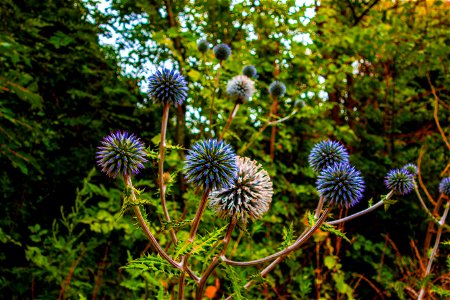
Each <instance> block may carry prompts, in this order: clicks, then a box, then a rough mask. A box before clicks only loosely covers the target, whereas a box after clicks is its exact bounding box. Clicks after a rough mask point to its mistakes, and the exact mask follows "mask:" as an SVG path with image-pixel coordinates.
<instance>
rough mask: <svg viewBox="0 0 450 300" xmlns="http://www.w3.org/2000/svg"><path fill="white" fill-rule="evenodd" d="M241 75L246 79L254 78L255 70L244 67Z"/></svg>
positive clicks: (252, 67) (251, 67) (250, 67)
mask: <svg viewBox="0 0 450 300" xmlns="http://www.w3.org/2000/svg"><path fill="white" fill-rule="evenodd" d="M242 74H244V75H245V76H247V77H248V78H256V75H257V72H256V68H255V67H254V66H245V67H244V69H242Z"/></svg>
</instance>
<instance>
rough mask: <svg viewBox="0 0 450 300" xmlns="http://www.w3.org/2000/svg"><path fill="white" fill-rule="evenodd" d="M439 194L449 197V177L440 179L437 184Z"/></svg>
mask: <svg viewBox="0 0 450 300" xmlns="http://www.w3.org/2000/svg"><path fill="white" fill-rule="evenodd" d="M439 193H441V194H444V195H446V196H450V177H446V178H444V179H442V181H441V182H440V183H439Z"/></svg>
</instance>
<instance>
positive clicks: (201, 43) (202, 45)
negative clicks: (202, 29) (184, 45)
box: [197, 39, 209, 53]
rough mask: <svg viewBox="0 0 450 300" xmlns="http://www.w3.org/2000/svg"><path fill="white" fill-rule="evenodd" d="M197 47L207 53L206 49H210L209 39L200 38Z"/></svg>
mask: <svg viewBox="0 0 450 300" xmlns="http://www.w3.org/2000/svg"><path fill="white" fill-rule="evenodd" d="M197 49H198V51H200V52H201V53H205V52H206V51H208V50H209V43H208V41H207V40H205V39H201V40H199V41H198V42H197Z"/></svg>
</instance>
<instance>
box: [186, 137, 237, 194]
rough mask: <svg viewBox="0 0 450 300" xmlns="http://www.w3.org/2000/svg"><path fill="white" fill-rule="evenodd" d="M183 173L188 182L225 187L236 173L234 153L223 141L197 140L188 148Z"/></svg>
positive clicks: (218, 187)
mask: <svg viewBox="0 0 450 300" xmlns="http://www.w3.org/2000/svg"><path fill="white" fill-rule="evenodd" d="M184 173H185V175H186V179H187V181H188V182H191V183H193V184H194V185H196V186H198V187H203V188H204V189H221V188H224V187H227V186H229V185H231V184H232V183H233V181H234V179H235V178H236V175H237V166H236V154H235V152H234V151H233V149H232V148H231V146H230V145H229V144H227V143H225V142H224V141H218V140H215V139H209V140H202V141H199V142H197V143H195V144H194V146H192V148H191V149H190V150H188V155H186V159H185V166H184Z"/></svg>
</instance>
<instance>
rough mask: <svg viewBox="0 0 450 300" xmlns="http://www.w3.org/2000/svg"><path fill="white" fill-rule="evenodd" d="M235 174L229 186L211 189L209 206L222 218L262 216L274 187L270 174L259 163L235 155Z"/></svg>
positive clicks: (257, 217)
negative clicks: (236, 168)
mask: <svg viewBox="0 0 450 300" xmlns="http://www.w3.org/2000/svg"><path fill="white" fill-rule="evenodd" d="M236 161H237V167H238V174H237V177H236V178H235V179H234V180H233V182H232V184H231V185H230V186H229V187H226V188H224V189H218V190H213V191H212V192H211V194H210V196H209V207H210V208H212V209H214V210H215V212H216V213H217V214H218V216H219V217H221V218H227V217H230V218H240V219H241V220H242V222H243V223H247V220H248V218H250V219H252V220H255V219H259V218H261V216H262V215H263V214H265V213H266V212H267V211H268V210H269V206H270V203H271V202H272V195H273V187H272V181H271V180H270V177H269V174H268V173H267V172H266V171H265V170H264V169H263V168H262V166H261V165H260V164H259V163H257V162H256V161H254V160H251V159H249V158H247V157H239V156H237V157H236Z"/></svg>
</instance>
